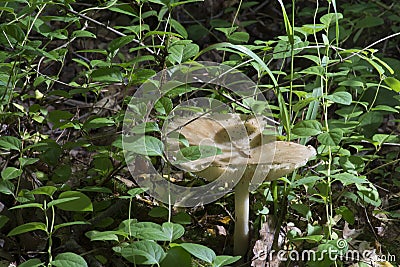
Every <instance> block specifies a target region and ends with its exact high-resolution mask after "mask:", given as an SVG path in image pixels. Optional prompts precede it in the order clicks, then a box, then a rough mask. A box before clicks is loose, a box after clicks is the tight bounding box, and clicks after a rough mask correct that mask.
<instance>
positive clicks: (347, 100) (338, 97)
mask: <svg viewBox="0 0 400 267" xmlns="http://www.w3.org/2000/svg"><path fill="white" fill-rule="evenodd" d="M325 99H328V100H330V101H332V102H335V103H338V104H342V105H350V104H351V101H352V97H351V94H350V93H348V92H335V93H333V94H331V95H327V96H325Z"/></svg>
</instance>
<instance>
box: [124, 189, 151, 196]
mask: <svg viewBox="0 0 400 267" xmlns="http://www.w3.org/2000/svg"><path fill="white" fill-rule="evenodd" d="M146 190H147V188H132V189H129V190H128V194H129V196H130V197H135V196H137V195H139V194H141V193H144V192H146Z"/></svg>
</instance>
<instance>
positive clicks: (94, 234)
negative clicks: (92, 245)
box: [85, 231, 119, 242]
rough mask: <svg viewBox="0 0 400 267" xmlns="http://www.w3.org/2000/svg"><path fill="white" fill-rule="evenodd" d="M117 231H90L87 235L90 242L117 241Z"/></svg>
mask: <svg viewBox="0 0 400 267" xmlns="http://www.w3.org/2000/svg"><path fill="white" fill-rule="evenodd" d="M115 233H116V231H104V232H99V231H89V232H87V233H86V234H85V235H86V236H87V237H88V238H89V239H90V241H117V242H118V240H119V239H118V235H116V234H115Z"/></svg>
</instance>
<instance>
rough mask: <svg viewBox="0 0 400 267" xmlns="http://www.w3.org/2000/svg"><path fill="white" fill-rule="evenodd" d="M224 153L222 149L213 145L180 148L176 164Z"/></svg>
mask: <svg viewBox="0 0 400 267" xmlns="http://www.w3.org/2000/svg"><path fill="white" fill-rule="evenodd" d="M220 154H222V151H221V149H220V148H218V147H213V146H189V147H184V148H182V149H180V150H179V153H178V154H177V155H176V160H175V161H174V164H180V163H185V162H190V161H194V160H198V159H202V158H208V157H213V156H216V155H220Z"/></svg>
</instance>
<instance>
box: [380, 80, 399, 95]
mask: <svg viewBox="0 0 400 267" xmlns="http://www.w3.org/2000/svg"><path fill="white" fill-rule="evenodd" d="M384 81H385V83H386V84H387V86H389V87H390V88H391V89H392V90H393V91H395V92H397V93H399V92H400V81H399V80H397V79H396V78H394V77H387V78H386V79H385V80H384Z"/></svg>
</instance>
